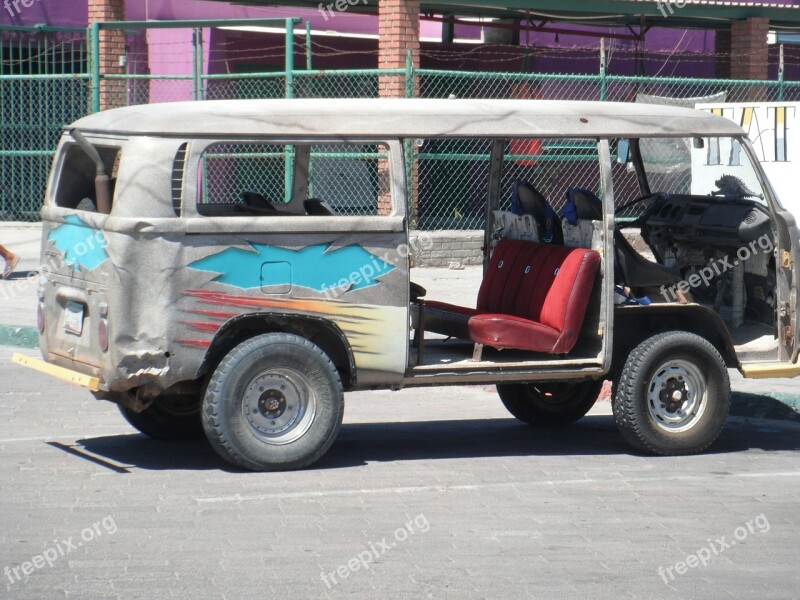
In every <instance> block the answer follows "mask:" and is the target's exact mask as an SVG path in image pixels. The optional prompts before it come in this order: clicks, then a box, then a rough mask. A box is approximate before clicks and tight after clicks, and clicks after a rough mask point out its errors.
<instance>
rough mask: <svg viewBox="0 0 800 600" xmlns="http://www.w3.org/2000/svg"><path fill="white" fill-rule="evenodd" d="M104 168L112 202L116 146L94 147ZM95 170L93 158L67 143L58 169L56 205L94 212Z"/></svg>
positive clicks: (118, 151) (117, 167) (116, 164)
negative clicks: (109, 184)
mask: <svg viewBox="0 0 800 600" xmlns="http://www.w3.org/2000/svg"><path fill="white" fill-rule="evenodd" d="M95 148H97V152H98V153H99V154H100V157H101V158H102V159H103V162H104V163H105V165H106V171H107V172H108V176H109V177H110V179H111V194H112V202H113V194H114V184H115V183H116V179H117V170H118V169H119V161H120V156H121V152H120V148H119V147H118V146H95ZM96 172H97V170H96V167H95V164H94V163H93V162H92V159H91V158H89V156H87V155H86V153H85V152H84V151H83V150H82V149H81V148H80V146H78V145H77V144H69V145H68V146H67V147H66V154H65V156H64V161H63V163H62V166H61V174H60V175H59V179H58V188H57V189H56V197H55V200H56V206H60V207H62V208H74V209H77V210H85V211H89V212H97V207H96V198H95V190H94V179H95V175H96Z"/></svg>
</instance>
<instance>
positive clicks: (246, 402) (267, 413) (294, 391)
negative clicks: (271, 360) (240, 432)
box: [242, 369, 316, 444]
mask: <svg viewBox="0 0 800 600" xmlns="http://www.w3.org/2000/svg"><path fill="white" fill-rule="evenodd" d="M242 412H243V414H244V417H245V419H246V420H247V424H248V425H249V427H250V431H251V432H252V433H253V434H255V436H256V437H257V438H259V439H260V440H262V441H264V442H268V443H270V444H288V443H290V442H292V441H294V440H296V439H298V438H299V437H301V436H302V435H303V434H304V433H305V432H306V431H307V430H308V428H309V427H310V425H311V422H312V421H313V419H314V414H315V412H316V401H315V397H314V394H313V392H312V391H311V390H310V389H309V388H308V386H307V385H306V384H305V378H304V377H303V375H302V374H300V373H296V372H295V371H292V370H289V369H268V370H265V371H262V372H260V373H258V374H257V375H256V376H255V377H253V378H252V379H251V380H250V383H248V385H247V387H246V388H245V391H244V398H243V402H242Z"/></svg>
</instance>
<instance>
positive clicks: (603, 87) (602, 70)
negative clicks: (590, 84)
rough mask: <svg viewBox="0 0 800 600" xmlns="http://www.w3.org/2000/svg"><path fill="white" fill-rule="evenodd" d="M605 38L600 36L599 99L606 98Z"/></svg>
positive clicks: (603, 99)
mask: <svg viewBox="0 0 800 600" xmlns="http://www.w3.org/2000/svg"><path fill="white" fill-rule="evenodd" d="M606 83H607V82H606V40H605V38H600V101H601V102H604V101H605V99H606Z"/></svg>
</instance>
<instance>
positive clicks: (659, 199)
mask: <svg viewBox="0 0 800 600" xmlns="http://www.w3.org/2000/svg"><path fill="white" fill-rule="evenodd" d="M651 198H656V201H655V202H653V203H652V204H651V205H650V206H648V207H647V208H646V209H645V210H644V212H643V213H642V214H641V215H639V216H638V217H637V218H636V219H634V220H633V221H631V222H630V223H626V227H630V226H631V225H633V226H636V225H639V226H641V225H642V224H644V223H645V222H646V221H647V218H648V217H649V216H650V215H651V214H653V213H654V212H655V211H656V210H657V209H659V208H661V205H662V204H664V201H665V200H666V199H667V198H669V194H667V193H666V192H650V193H649V194H645V195H643V196H639V197H638V198H636V199H634V200H631V201H630V202H626V203H625V204H623V205H622V206H620V207H618V208H617V209H616V211H615V212H616V213H621V212H622V211H623V210H625V209H626V208H630V207H631V206H633V205H634V204H638V203H639V202H644V201H645V200H649V199H651ZM615 227H616V228H617V229H619V228H620V224H619V223H618V224H617V225H615Z"/></svg>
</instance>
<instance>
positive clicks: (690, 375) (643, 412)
mask: <svg viewBox="0 0 800 600" xmlns="http://www.w3.org/2000/svg"><path fill="white" fill-rule="evenodd" d="M615 387H616V394H615V396H614V400H613V402H612V407H613V411H614V418H615V419H616V422H617V426H618V427H619V430H620V432H621V433H622V436H623V437H624V438H625V440H626V441H627V442H628V443H629V444H630V445H631V446H633V447H634V448H636V449H637V450H641V451H643V452H648V453H651V454H660V455H665V456H666V455H678V454H694V453H696V452H701V451H702V450H704V449H705V448H707V447H708V446H710V445H711V444H712V443H713V442H714V441H715V440H716V439H717V437H718V436H719V434H720V433H721V432H722V429H723V428H724V427H725V420H726V419H727V417H728V411H729V409H730V402H731V386H730V380H729V378H728V371H727V369H726V366H725V361H724V360H723V359H722V356H720V354H719V352H717V350H716V349H715V348H714V346H712V345H711V344H710V343H709V342H708V341H707V340H705V339H704V338H701V337H700V336H698V335H695V334H693V333H688V332H685V331H672V332H667V333H661V334H659V335H655V336H653V337H651V338H649V339H647V340H645V341H643V342H642V343H641V344H639V345H638V346H637V347H636V348H635V349H634V350H633V352H631V353H630V355H629V356H628V359H627V361H626V362H625V366H624V367H623V369H622V374H621V375H620V379H619V383H618V385H616V386H615Z"/></svg>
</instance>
